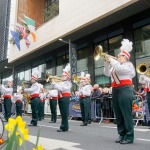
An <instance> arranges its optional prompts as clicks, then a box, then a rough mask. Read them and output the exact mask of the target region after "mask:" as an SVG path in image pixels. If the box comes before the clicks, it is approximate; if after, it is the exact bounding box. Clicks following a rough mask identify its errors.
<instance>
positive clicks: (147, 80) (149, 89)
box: [139, 70, 150, 112]
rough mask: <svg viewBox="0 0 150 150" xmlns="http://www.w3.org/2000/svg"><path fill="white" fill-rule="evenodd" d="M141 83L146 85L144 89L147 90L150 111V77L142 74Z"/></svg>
mask: <svg viewBox="0 0 150 150" xmlns="http://www.w3.org/2000/svg"><path fill="white" fill-rule="evenodd" d="M148 73H150V70H148ZM139 83H141V84H144V85H145V88H144V91H145V92H146V99H147V104H148V109H149V112H150V77H147V76H146V75H140V78H139Z"/></svg>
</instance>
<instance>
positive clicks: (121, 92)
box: [104, 39, 135, 144]
mask: <svg viewBox="0 0 150 150" xmlns="http://www.w3.org/2000/svg"><path fill="white" fill-rule="evenodd" d="M121 44H122V46H121V48H120V49H121V53H120V54H119V55H118V59H117V60H115V59H113V58H111V57H109V62H110V63H108V62H105V67H104V74H105V75H106V76H111V81H112V88H113V89H112V103H113V107H114V111H115V115H116V121H117V129H118V134H119V138H118V139H117V140H116V141H115V142H116V143H120V144H129V143H133V141H134V129H133V128H134V125H133V118H132V101H133V98H134V95H133V88H132V78H133V77H135V68H134V66H133V64H132V63H131V62H130V61H129V59H130V54H129V52H130V51H131V50H132V42H129V40H128V39H123V41H122V42H121Z"/></svg>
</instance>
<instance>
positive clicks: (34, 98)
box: [24, 70, 40, 126]
mask: <svg viewBox="0 0 150 150" xmlns="http://www.w3.org/2000/svg"><path fill="white" fill-rule="evenodd" d="M37 75H38V71H36V70H35V71H34V72H33V74H32V76H31V84H32V85H31V87H30V88H25V89H24V92H27V93H30V95H31V110H32V120H31V123H30V124H29V126H37V122H38V106H39V102H40V98H39V93H40V87H39V85H38V82H37V80H38V77H37Z"/></svg>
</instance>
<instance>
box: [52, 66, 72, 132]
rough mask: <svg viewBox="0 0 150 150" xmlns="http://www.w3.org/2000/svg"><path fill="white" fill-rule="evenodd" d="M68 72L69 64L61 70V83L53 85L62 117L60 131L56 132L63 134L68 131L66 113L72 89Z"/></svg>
mask: <svg viewBox="0 0 150 150" xmlns="http://www.w3.org/2000/svg"><path fill="white" fill-rule="evenodd" d="M69 71H70V64H68V65H67V66H66V67H65V69H63V73H62V76H61V80H62V82H60V83H55V84H56V88H57V89H58V93H59V99H58V104H59V109H60V114H61V117H62V121H61V125H60V129H59V130H57V132H65V131H68V129H69V124H68V115H69V114H68V113H69V103H70V97H71V92H70V91H71V87H72V83H71V81H70V74H69ZM53 84H54V83H53Z"/></svg>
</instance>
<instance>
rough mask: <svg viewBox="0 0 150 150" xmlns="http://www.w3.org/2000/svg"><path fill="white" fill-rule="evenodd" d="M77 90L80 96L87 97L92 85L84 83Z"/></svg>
mask: <svg viewBox="0 0 150 150" xmlns="http://www.w3.org/2000/svg"><path fill="white" fill-rule="evenodd" d="M78 91H79V96H80V98H82V97H89V96H90V95H91V92H92V85H90V84H86V85H84V86H82V87H80V88H79V90H78Z"/></svg>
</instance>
